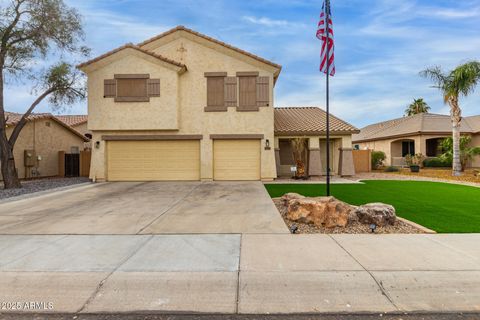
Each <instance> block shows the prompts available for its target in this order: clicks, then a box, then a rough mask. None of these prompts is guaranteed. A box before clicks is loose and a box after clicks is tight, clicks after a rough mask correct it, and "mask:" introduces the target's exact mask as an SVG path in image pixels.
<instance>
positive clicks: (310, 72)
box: [5, 0, 480, 127]
mask: <svg viewBox="0 0 480 320" xmlns="http://www.w3.org/2000/svg"><path fill="white" fill-rule="evenodd" d="M331 1H332V11H333V23H334V31H335V45H336V48H335V55H336V70H337V74H336V75H335V77H334V78H333V79H332V81H331V110H332V113H333V114H335V115H337V116H339V117H341V118H343V119H345V120H347V121H349V122H351V123H352V124H354V125H356V126H358V127H362V126H364V125H367V124H370V123H373V122H378V121H383V120H386V119H391V118H394V117H400V116H402V114H403V111H404V109H405V107H406V106H407V105H408V104H409V103H410V102H411V101H412V100H413V98H417V97H423V98H424V99H425V100H426V101H427V103H428V104H429V105H430V106H431V107H432V112H435V113H448V107H447V106H445V105H444V104H443V102H442V98H441V95H440V93H439V92H438V91H437V90H436V89H433V88H430V83H429V81H428V80H426V79H422V78H421V77H419V75H418V73H419V71H421V70H422V69H424V68H425V67H428V66H432V65H441V66H442V67H444V68H445V69H450V68H452V67H454V66H456V65H458V64H460V63H462V62H465V61H468V60H472V59H477V60H480V22H479V21H480V1H478V0H475V1H470V0H462V1H453V0H435V1H433V0H421V1H420V0H417V1H415V0H403V1H398V0H367V1H365V0H363V1H362V0H331ZM66 2H67V3H68V4H69V5H71V6H74V7H76V8H77V9H78V10H79V11H80V13H81V14H82V15H83V17H84V24H85V30H86V34H87V39H86V42H87V45H88V46H90V47H91V48H92V56H97V55H99V54H102V53H104V52H106V51H108V50H111V49H113V48H115V47H118V46H120V45H122V44H124V43H126V42H134V43H136V42H139V41H142V40H144V39H147V38H149V37H152V36H154V35H156V34H158V33H161V32H163V31H165V30H168V29H170V28H172V27H174V26H176V25H185V26H187V27H189V28H192V29H195V30H197V31H200V32H202V33H205V34H207V35H210V36H212V37H214V38H217V39H220V40H222V41H225V42H228V43H230V44H232V45H235V46H237V47H240V48H242V49H245V50H247V51H250V52H253V53H255V54H257V55H260V56H262V57H264V58H266V59H269V60H272V61H274V62H276V63H279V64H281V65H282V66H283V70H282V73H281V75H280V78H279V80H278V82H277V85H276V90H275V98H276V100H275V105H276V106H277V107H282V106H320V107H323V106H324V99H325V98H324V96H325V89H324V76H323V75H322V74H320V73H319V72H318V64H319V50H320V42H319V41H318V40H316V38H315V31H316V24H317V21H318V15H319V10H320V8H321V2H322V1H320V0H318V1H310V0H263V1H262V0H256V1H253V0H244V1H227V0H225V1H221V0H81V1H79V0H67V1H66ZM29 91H30V89H29V87H28V85H27V86H25V85H22V84H18V83H16V84H11V85H9V86H8V88H7V89H6V92H5V93H6V102H7V106H8V107H7V109H8V110H10V111H18V112H22V111H24V110H25V109H26V107H27V106H28V105H29V104H30V103H31V101H32V100H33V97H32V96H30V95H29ZM461 106H462V109H463V112H464V115H473V114H480V88H478V89H477V91H476V92H474V94H473V95H472V96H470V97H468V98H466V99H462V100H461ZM37 111H46V112H49V111H52V110H50V108H49V106H48V104H46V103H44V104H43V105H41V106H40V108H39V109H38V110H37ZM62 112H63V113H86V102H83V103H80V104H77V105H75V106H72V107H71V108H69V109H66V110H64V111H62Z"/></svg>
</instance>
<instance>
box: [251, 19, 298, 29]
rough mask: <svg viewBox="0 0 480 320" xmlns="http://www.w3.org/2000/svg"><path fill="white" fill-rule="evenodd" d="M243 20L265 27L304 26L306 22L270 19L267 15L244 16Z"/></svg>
mask: <svg viewBox="0 0 480 320" xmlns="http://www.w3.org/2000/svg"><path fill="white" fill-rule="evenodd" d="M242 20H244V21H247V22H250V23H253V24H257V25H262V26H265V27H269V28H273V27H289V28H290V27H295V28H296V27H303V26H305V24H302V23H297V22H291V21H287V20H274V19H270V18H267V17H254V16H243V17H242Z"/></svg>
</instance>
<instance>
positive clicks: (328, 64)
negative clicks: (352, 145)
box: [325, 0, 330, 196]
mask: <svg viewBox="0 0 480 320" xmlns="http://www.w3.org/2000/svg"><path fill="white" fill-rule="evenodd" d="M329 9H330V1H329V0H325V28H326V29H325V31H326V34H327V35H326V37H327V38H326V50H327V56H326V57H327V72H326V75H327V78H326V83H325V84H326V106H325V107H326V108H325V109H326V110H325V111H326V113H327V123H326V125H327V149H326V151H327V152H326V153H327V167H326V169H327V196H330V84H329V78H330V46H329V37H330V29H329V28H330V24H329V20H330V16H329V14H330V12H329Z"/></svg>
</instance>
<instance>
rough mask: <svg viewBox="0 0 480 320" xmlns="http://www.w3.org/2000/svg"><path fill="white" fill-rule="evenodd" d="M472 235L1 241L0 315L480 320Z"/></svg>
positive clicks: (477, 249)
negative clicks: (458, 319)
mask: <svg viewBox="0 0 480 320" xmlns="http://www.w3.org/2000/svg"><path fill="white" fill-rule="evenodd" d="M479 242H480V234H465V235H456V234H452V235H332V236H329V235H318V234H317V235H290V234H284V235H283V234H243V235H236V234H231V235H220V234H208V235H113V236H110V235H108V236H107V235H39V236H33V235H3V236H0V250H1V252H2V254H1V256H0V288H1V290H0V301H2V302H20V303H23V302H32V301H33V302H45V303H51V305H52V309H48V308H46V310H37V309H35V310H34V309H28V308H27V309H25V308H24V305H23V304H19V306H21V307H20V308H19V309H21V310H18V309H17V310H2V311H1V312H6V311H11V312H70V313H97V312H144V311H154V312H171V311H175V312H177V311H182V312H205V313H232V314H233V313H242V314H257V313H261V314H266V313H331V312H351V313H354V312H379V313H382V312H403V311H405V312H407V311H408V312H410V311H426V312H444V311H480V246H479V245H478V243H479Z"/></svg>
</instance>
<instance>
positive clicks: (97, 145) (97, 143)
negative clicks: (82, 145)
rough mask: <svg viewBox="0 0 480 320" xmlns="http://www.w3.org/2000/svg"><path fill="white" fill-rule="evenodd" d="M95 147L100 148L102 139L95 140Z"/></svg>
mask: <svg viewBox="0 0 480 320" xmlns="http://www.w3.org/2000/svg"><path fill="white" fill-rule="evenodd" d="M95 148H96V149H98V148H100V141H95Z"/></svg>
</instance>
